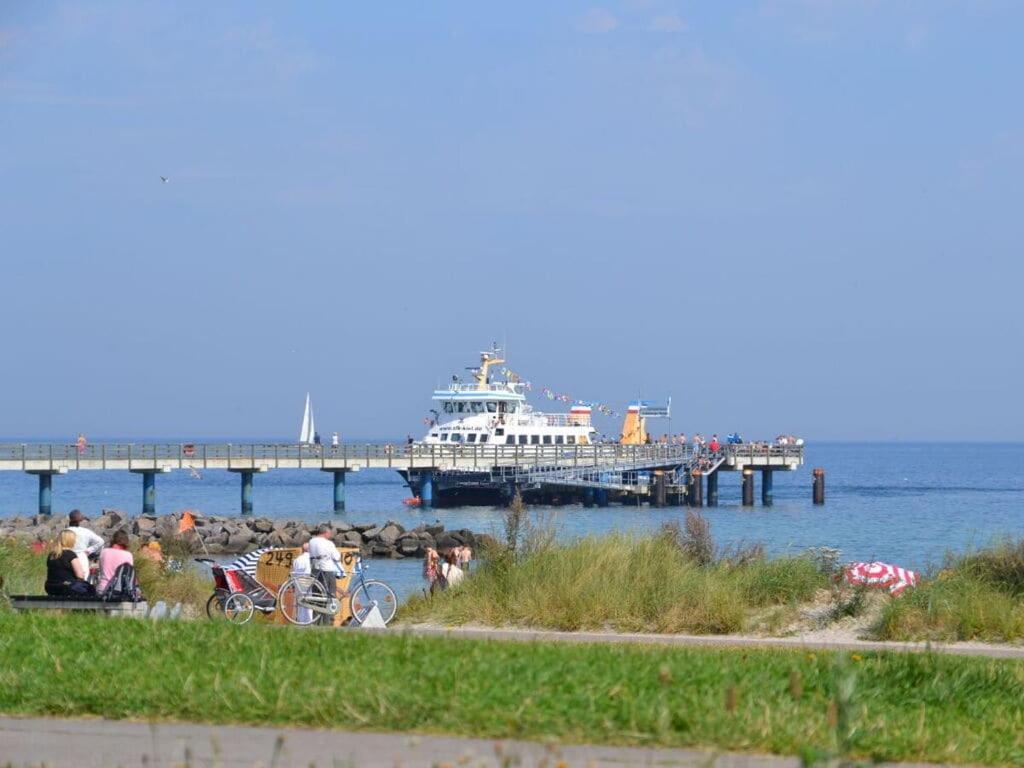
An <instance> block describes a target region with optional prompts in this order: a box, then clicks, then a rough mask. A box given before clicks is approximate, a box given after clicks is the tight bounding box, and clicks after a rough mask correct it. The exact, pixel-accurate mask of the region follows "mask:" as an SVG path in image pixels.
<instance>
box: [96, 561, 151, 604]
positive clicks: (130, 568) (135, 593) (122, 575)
mask: <svg viewBox="0 0 1024 768" xmlns="http://www.w3.org/2000/svg"><path fill="white" fill-rule="evenodd" d="M100 597H101V598H102V599H104V600H111V601H116V602H126V601H131V602H133V603H138V602H140V601H141V600H142V599H143V597H142V590H141V589H140V588H139V580H138V578H137V577H136V575H135V566H134V565H132V564H131V563H121V565H119V566H117V569H116V570H115V571H114V575H113V576H111V577H110V581H108V582H107V586H106V587H105V588H104V590H103V594H101V595H100Z"/></svg>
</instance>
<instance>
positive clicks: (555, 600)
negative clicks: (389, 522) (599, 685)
mask: <svg viewBox="0 0 1024 768" xmlns="http://www.w3.org/2000/svg"><path fill="white" fill-rule="evenodd" d="M828 583H829V582H828V578H827V576H825V574H823V573H822V572H821V571H820V570H819V569H818V568H817V566H816V565H815V563H814V562H813V561H812V560H811V559H810V558H808V557H784V558H777V559H772V560H768V559H765V558H764V557H761V556H760V555H756V556H753V557H739V558H729V557H718V558H714V559H712V558H707V557H703V556H702V557H699V558H698V557H695V556H694V554H693V552H692V551H691V550H690V549H688V548H687V547H685V546H680V542H679V540H678V536H677V535H675V534H673V532H671V531H668V532H662V533H660V534H656V535H653V536H650V535H649V536H642V537H641V536H627V535H618V534H614V535H610V536H604V537H600V538H597V537H587V538H583V539H579V540H577V541H574V542H570V543H567V544H557V543H553V542H552V541H550V540H545V541H543V542H542V543H541V544H540V545H538V546H532V547H527V548H526V550H525V551H523V552H519V553H516V554H510V553H509V551H508V548H507V547H506V548H502V549H500V550H492V551H490V552H486V553H484V556H483V559H482V561H481V564H480V566H479V567H478V569H477V570H476V572H474V573H473V574H472V575H471V577H470V578H467V579H466V580H465V581H464V582H463V584H462V585H461V586H460V587H459V588H457V589H450V590H446V591H444V592H441V593H438V594H435V595H434V596H432V597H414V598H413V599H411V600H410V601H409V602H408V603H407V604H406V605H405V606H404V607H403V610H402V618H403V619H405V620H408V621H413V622H416V621H431V622H440V623H444V624H465V623H470V622H473V623H482V624H487V625H492V626H505V625H514V626H531V627H543V628H548V629H559V630H578V629H603V628H608V629H613V630H617V631H624V632H629V631H637V632H638V631H645V632H690V633H702V634H705V633H728V632H738V631H741V630H743V629H744V628H745V626H746V625H747V622H748V620H749V618H750V617H751V615H752V614H753V613H755V612H757V611H758V610H759V609H764V608H767V607H770V606H787V605H790V606H793V605H796V604H797V603H800V602H803V601H807V600H809V599H811V598H812V597H813V596H814V594H815V592H816V591H817V590H818V589H821V588H824V587H827V586H828Z"/></svg>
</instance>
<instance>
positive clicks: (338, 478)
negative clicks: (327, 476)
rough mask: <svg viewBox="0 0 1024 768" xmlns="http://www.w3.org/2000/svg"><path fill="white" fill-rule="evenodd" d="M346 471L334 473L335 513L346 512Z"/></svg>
mask: <svg viewBox="0 0 1024 768" xmlns="http://www.w3.org/2000/svg"><path fill="white" fill-rule="evenodd" d="M346 474H347V473H346V472H344V471H341V472H337V471H336V472H335V473H334V511H335V512H344V511H345V475H346Z"/></svg>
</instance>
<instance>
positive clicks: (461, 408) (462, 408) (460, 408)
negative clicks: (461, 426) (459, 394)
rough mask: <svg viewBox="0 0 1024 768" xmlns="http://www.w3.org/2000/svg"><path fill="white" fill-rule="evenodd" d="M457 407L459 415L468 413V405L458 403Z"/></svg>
mask: <svg viewBox="0 0 1024 768" xmlns="http://www.w3.org/2000/svg"><path fill="white" fill-rule="evenodd" d="M455 405H456V410H457V411H458V412H459V413H465V412H466V404H465V403H456V404H455Z"/></svg>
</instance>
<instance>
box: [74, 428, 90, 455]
mask: <svg viewBox="0 0 1024 768" xmlns="http://www.w3.org/2000/svg"><path fill="white" fill-rule="evenodd" d="M88 442H89V441H88V440H86V439H85V435H84V434H83V433H82V432H79V433H78V439H77V440H75V448H76V449H77V450H78V455H79V456H81V455H82V454H83V453H85V446H86V445H88Z"/></svg>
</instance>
